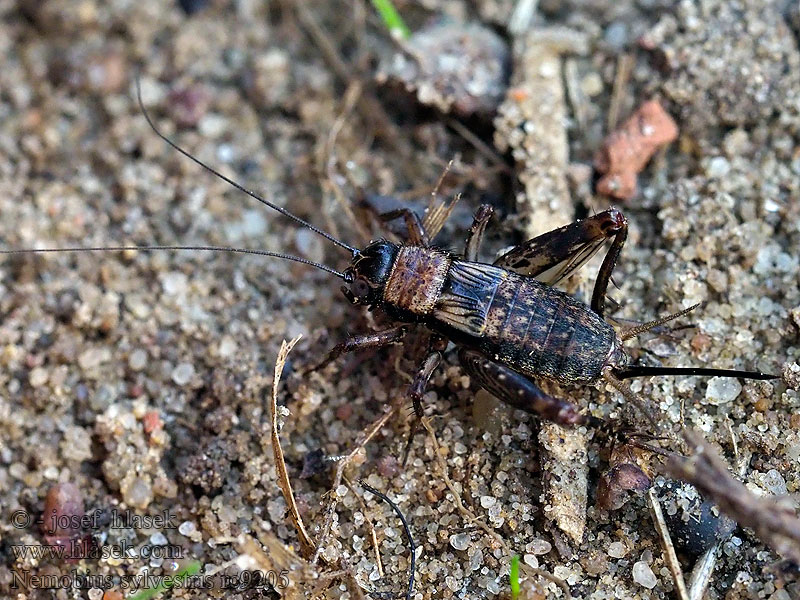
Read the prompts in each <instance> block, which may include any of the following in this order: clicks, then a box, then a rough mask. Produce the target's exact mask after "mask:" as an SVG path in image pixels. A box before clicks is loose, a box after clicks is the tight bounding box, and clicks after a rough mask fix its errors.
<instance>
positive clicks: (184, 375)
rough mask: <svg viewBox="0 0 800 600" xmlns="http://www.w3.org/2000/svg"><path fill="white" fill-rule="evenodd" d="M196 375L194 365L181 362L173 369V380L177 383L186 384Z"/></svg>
mask: <svg viewBox="0 0 800 600" xmlns="http://www.w3.org/2000/svg"><path fill="white" fill-rule="evenodd" d="M192 377H194V365H192V364H191V363H181V364H179V365H178V366H177V367H175V368H174V369H173V370H172V381H174V382H175V383H176V384H177V385H186V384H187V383H189V382H190V381H191V380H192Z"/></svg>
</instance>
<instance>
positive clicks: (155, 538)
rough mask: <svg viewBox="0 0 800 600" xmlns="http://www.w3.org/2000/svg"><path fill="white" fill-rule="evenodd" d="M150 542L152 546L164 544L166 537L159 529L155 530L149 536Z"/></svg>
mask: <svg viewBox="0 0 800 600" xmlns="http://www.w3.org/2000/svg"><path fill="white" fill-rule="evenodd" d="M150 543H151V544H153V545H154V546H166V545H167V538H166V536H165V535H164V534H163V533H161V532H160V531H156V532H155V533H154V534H153V535H151V536H150Z"/></svg>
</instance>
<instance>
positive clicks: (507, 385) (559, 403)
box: [458, 349, 594, 425]
mask: <svg viewBox="0 0 800 600" xmlns="http://www.w3.org/2000/svg"><path fill="white" fill-rule="evenodd" d="M458 358H459V361H460V362H461V365H462V366H463V367H464V370H465V371H466V372H467V374H468V375H469V376H470V378H472V379H474V380H475V381H476V382H477V384H478V385H480V386H481V387H482V388H484V389H485V390H486V391H488V392H491V393H492V394H494V395H495V396H496V397H497V398H498V399H499V400H502V401H503V402H505V403H507V404H510V405H511V406H513V407H514V408H518V409H520V410H524V411H525V412H529V413H531V414H534V415H538V416H540V417H542V418H543V419H546V420H548V421H552V422H554V423H558V424H560V425H582V424H585V423H589V422H590V421H593V420H594V419H593V417H587V416H584V415H582V414H580V413H579V412H578V409H577V407H576V406H575V405H574V404H571V403H569V402H566V401H564V400H559V399H558V398H554V397H553V396H550V395H549V394H545V393H544V392H543V391H542V390H540V389H539V388H538V387H537V386H536V385H535V384H534V383H533V382H532V381H531V380H530V379H528V378H527V377H525V376H524V375H522V374H521V373H517V372H516V371H514V370H512V369H509V368H508V367H506V366H504V365H501V364H499V363H496V362H494V361H491V360H489V359H488V358H486V357H485V356H484V355H483V354H481V353H480V352H476V351H474V350H466V349H462V350H461V351H460V352H459V353H458Z"/></svg>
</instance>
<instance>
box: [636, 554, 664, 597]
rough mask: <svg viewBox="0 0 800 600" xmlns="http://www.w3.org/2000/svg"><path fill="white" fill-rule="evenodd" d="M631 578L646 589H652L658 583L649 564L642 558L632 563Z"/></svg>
mask: <svg viewBox="0 0 800 600" xmlns="http://www.w3.org/2000/svg"><path fill="white" fill-rule="evenodd" d="M633 580H634V581H635V582H636V583H638V584H639V585H641V586H642V587H646V588H647V589H648V590H652V589H653V588H654V587H656V584H657V583H658V579H656V575H655V573H653V570H652V569H651V568H650V565H648V564H647V563H646V562H644V561H643V560H640V561H638V562H635V563H633Z"/></svg>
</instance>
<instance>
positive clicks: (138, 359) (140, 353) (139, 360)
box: [128, 350, 147, 371]
mask: <svg viewBox="0 0 800 600" xmlns="http://www.w3.org/2000/svg"><path fill="white" fill-rule="evenodd" d="M145 365H147V353H146V352H145V351H144V350H134V351H133V352H131V355H130V356H129V357H128V366H129V367H130V368H131V370H132V371H141V370H142V369H144V367H145Z"/></svg>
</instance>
